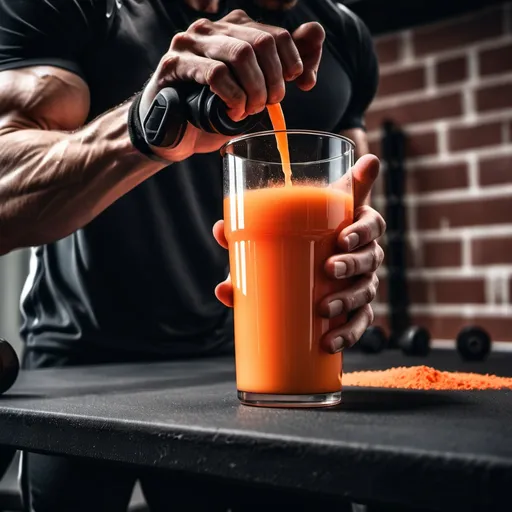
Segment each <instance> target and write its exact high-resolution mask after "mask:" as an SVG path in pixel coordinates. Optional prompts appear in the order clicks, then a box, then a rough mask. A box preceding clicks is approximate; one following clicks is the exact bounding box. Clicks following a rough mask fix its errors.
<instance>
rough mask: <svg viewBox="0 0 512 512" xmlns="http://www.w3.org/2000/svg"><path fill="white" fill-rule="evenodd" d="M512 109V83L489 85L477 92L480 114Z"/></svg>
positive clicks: (477, 106)
mask: <svg viewBox="0 0 512 512" xmlns="http://www.w3.org/2000/svg"><path fill="white" fill-rule="evenodd" d="M509 107H512V82H510V83H508V84H499V85H487V86H484V87H480V89H478V90H477V91H476V108H477V110H478V112H487V111H489V110H499V109H502V108H509Z"/></svg>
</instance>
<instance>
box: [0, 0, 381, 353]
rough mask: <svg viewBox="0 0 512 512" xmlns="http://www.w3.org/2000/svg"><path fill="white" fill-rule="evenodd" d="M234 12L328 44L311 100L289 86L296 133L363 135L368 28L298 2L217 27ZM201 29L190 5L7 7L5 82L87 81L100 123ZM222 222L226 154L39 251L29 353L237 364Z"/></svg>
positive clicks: (204, 160) (125, 200)
mask: <svg viewBox="0 0 512 512" xmlns="http://www.w3.org/2000/svg"><path fill="white" fill-rule="evenodd" d="M238 7H242V8H244V9H245V10H246V11H247V12H248V14H249V15H251V16H252V17H253V18H254V19H258V20H260V21H264V22H266V23H272V24H275V25H280V26H283V27H285V28H287V29H288V30H290V31H293V30H294V29H295V28H297V27H298V26H299V25H300V24H302V23H304V22H306V21H312V20H318V21H320V22H321V23H322V24H323V25H324V27H326V29H327V31H328V42H327V44H326V45H325V46H324V51H323V57H322V62H321V65H320V69H319V72H318V83H317V85H316V87H315V88H314V89H313V90H312V91H311V92H307V93H306V92H303V91H300V90H299V89H298V88H297V87H296V86H295V85H294V84H293V83H291V84H288V85H287V93H286V98H285V100H284V101H283V109H284V112H285V115H286V120H287V124H288V127H289V128H302V129H313V130H314V129H318V130H326V131H331V132H337V131H340V130H343V129H348V128H354V127H364V125H363V113H364V110H365V109H366V107H367V106H368V104H369V103H370V101H371V99H372V98H373V96H374V94H375V89H376V85H377V64H376V58H375V53H374V50H373V46H372V42H371V37H370V35H369V33H368V31H367V29H366V27H365V26H364V24H363V23H362V22H361V20H359V19H358V18H357V17H356V16H355V15H354V14H353V13H351V12H350V11H349V10H348V9H346V8H345V7H340V8H339V13H336V12H333V11H332V10H329V9H328V8H327V4H325V5H324V0H309V1H306V0H300V1H299V2H298V4H297V5H296V6H295V7H294V8H292V9H291V10H289V11H287V12H285V13H281V14H277V13H273V12H270V11H266V10H264V9H261V8H259V7H256V5H255V4H254V3H253V2H250V1H248V0H221V2H220V10H219V12H218V13H217V14H216V15H213V16H212V15H209V17H210V18H213V19H218V18H220V17H222V16H224V15H225V14H226V13H227V12H229V11H230V10H232V9H234V8H238ZM324 10H325V11H326V12H325V13H322V12H320V11H324ZM204 16H205V14H204V13H199V12H197V11H194V10H192V9H191V8H190V7H188V6H187V5H186V4H185V2H184V1H183V0H144V1H141V0H45V1H41V0H0V70H5V69H14V68H20V67H25V66H33V65H54V66H57V67H61V68H65V69H67V70H70V71H72V72H74V73H76V74H78V75H79V76H81V77H82V78H83V79H84V80H85V81H86V82H87V84H88V86H89V88H90V92H91V109H90V115H89V118H90V119H92V118H94V117H96V116H98V115H101V114H102V113H104V112H106V111H107V110H109V109H111V108H112V107H115V106H116V105H119V104H120V103H122V102H123V101H124V100H126V99H128V98H130V97H132V96H133V95H134V93H136V92H137V91H139V90H141V89H142V88H143V85H144V84H145V82H146V81H147V80H148V78H149V76H150V74H151V73H152V72H153V71H154V69H155V68H156V66H157V64H158V62H159V60H160V58H161V56H162V55H163V54H164V53H165V52H166V50H167V49H168V47H169V43H170V40H171V38H172V36H173V35H174V34H175V33H176V32H177V31H181V30H185V29H186V28H187V26H188V25H189V24H190V23H191V22H192V21H194V19H197V18H199V17H204ZM319 16H320V18H321V19H319ZM326 18H328V19H326ZM263 128H264V129H268V128H270V124H269V122H268V119H267V118H265V119H264V122H263V123H262V124H261V125H259V126H257V127H256V128H255V130H261V129H263ZM222 215H223V213H222V181H221V160H220V156H219V153H218V152H214V153H210V154H198V155H194V156H192V157H191V158H189V159H187V160H186V161H184V162H180V163H176V164H173V165H171V166H169V167H168V168H166V169H164V170H162V171H161V172H159V173H158V174H156V175H155V176H153V177H152V178H150V179H149V180H147V181H146V182H144V183H142V184H141V185H139V186H138V187H136V188H135V189H134V190H132V191H131V192H129V193H128V194H126V195H125V196H123V197H122V198H120V199H119V200H118V201H116V202H115V203H114V204H113V205H111V206H110V207H109V208H107V209H106V210H105V211H104V212H103V213H101V214H100V215H99V216H98V217H97V218H95V219H94V220H93V221H92V222H90V223H89V224H88V225H87V226H85V227H84V228H83V229H80V230H78V231H76V232H75V233H73V234H71V235H70V236H68V237H66V238H64V239H62V240H59V241H57V242H55V243H52V244H48V245H44V246H41V247H36V248H33V249H32V259H31V265H30V273H29V276H28V278H27V282H26V284H25V288H24V290H23V294H22V300H21V307H22V313H23V318H24V322H23V325H22V330H21V333H22V337H23V338H24V340H25V341H26V344H27V346H28V347H29V348H34V347H36V348H38V349H42V350H57V351H61V350H63V351H73V352H74V353H77V352H88V351H89V352H90V351H91V350H94V351H98V352H102V351H103V352H112V351H113V352H115V353H118V354H120V357H122V354H123V353H125V354H126V353H140V354H148V355H150V354H154V355H158V356H159V357H160V356H169V357H175V356H180V355H193V354H209V353H215V352H219V351H222V350H226V349H227V350H230V349H231V347H232V337H233V328H232V314H231V311H230V310H229V309H227V308H225V307H224V306H223V305H221V304H220V303H219V302H218V301H217V299H216V298H215V296H214V288H215V285H216V284H217V283H218V282H220V281H222V280H223V279H224V278H225V277H226V275H227V272H228V257H227V252H226V251H225V250H224V249H222V248H220V247H218V245H217V243H216V242H215V240H214V239H213V236H212V234H211V229H212V226H213V224H214V223H215V221H217V220H218V219H220V218H222Z"/></svg>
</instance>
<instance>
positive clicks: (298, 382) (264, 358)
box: [221, 130, 354, 407]
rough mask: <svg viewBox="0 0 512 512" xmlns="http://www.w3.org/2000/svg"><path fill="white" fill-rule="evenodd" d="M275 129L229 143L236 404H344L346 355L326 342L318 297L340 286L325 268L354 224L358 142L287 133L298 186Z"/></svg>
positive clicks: (227, 213) (227, 203)
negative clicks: (354, 167)
mask: <svg viewBox="0 0 512 512" xmlns="http://www.w3.org/2000/svg"><path fill="white" fill-rule="evenodd" d="M275 134H276V132H273V131H268V132H259V133H255V134H250V135H245V136H241V137H239V138H237V139H234V140H232V141H230V142H229V143H228V144H226V145H225V146H224V147H223V148H222V150H221V154H222V157H223V167H224V220H225V234H226V238H227V240H228V244H229V263H230V272H231V278H232V282H233V287H234V316H235V357H236V380H237V389H238V398H239V399H240V401H241V402H242V403H244V404H246V405H260V406H277V407H315V406H328V405H335V404H337V403H339V402H340V400H341V375H342V362H343V360H342V354H341V353H338V354H329V353H327V352H326V351H325V350H324V349H323V348H322V346H321V340H322V337H323V336H324V335H325V333H326V332H327V331H329V330H330V329H332V328H334V327H336V326H338V325H340V324H342V323H343V322H345V321H346V318H343V317H338V318H336V319H331V320H329V319H325V318H323V317H321V316H320V315H319V314H318V313H317V308H318V304H319V302H320V300H321V299H322V298H323V297H325V296H326V295H328V294H329V293H332V292H334V291H336V290H339V289H340V286H343V281H340V280H338V281H333V280H332V279H330V278H329V277H328V276H327V274H326V272H325V263H326V260H327V259H328V258H329V256H332V255H333V254H334V253H335V252H336V244H337V235H338V234H339V232H340V231H341V230H342V229H343V228H345V227H346V226H347V225H349V224H351V223H352V222H353V210H354V208H353V190H352V187H353V185H352V176H351V167H352V165H353V163H354V144H353V143H352V141H350V140H349V139H346V138H344V137H341V136H338V135H334V134H331V133H323V132H312V131H301V130H289V131H287V132H286V134H287V137H288V143H289V151H290V162H291V170H292V185H291V186H290V185H289V184H288V185H285V178H284V173H283V167H282V165H281V160H280V156H279V152H278V150H277V146H276V138H275Z"/></svg>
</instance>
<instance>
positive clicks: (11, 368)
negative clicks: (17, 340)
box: [0, 338, 20, 395]
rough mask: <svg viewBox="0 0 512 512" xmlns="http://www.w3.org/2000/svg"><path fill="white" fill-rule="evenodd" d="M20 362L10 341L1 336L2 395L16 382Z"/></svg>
mask: <svg viewBox="0 0 512 512" xmlns="http://www.w3.org/2000/svg"><path fill="white" fill-rule="evenodd" d="M19 371H20V363H19V361H18V356H17V355H16V352H15V350H14V349H13V348H12V346H11V345H10V343H8V342H7V341H5V340H4V339H2V338H0V395H1V394H2V393H5V392H6V391H7V390H8V389H10V388H11V386H12V385H13V384H14V383H15V382H16V379H17V378H18V373H19Z"/></svg>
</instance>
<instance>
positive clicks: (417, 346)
mask: <svg viewBox="0 0 512 512" xmlns="http://www.w3.org/2000/svg"><path fill="white" fill-rule="evenodd" d="M398 346H399V347H400V348H401V349H402V352H403V353H404V354H405V355H407V356H427V355H428V353H429V352H430V333H429V332H428V330H427V329H425V328H424V327H420V326H418V325H412V326H411V327H409V328H408V329H406V330H405V331H404V332H403V333H402V335H401V336H400V338H399V340H398Z"/></svg>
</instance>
